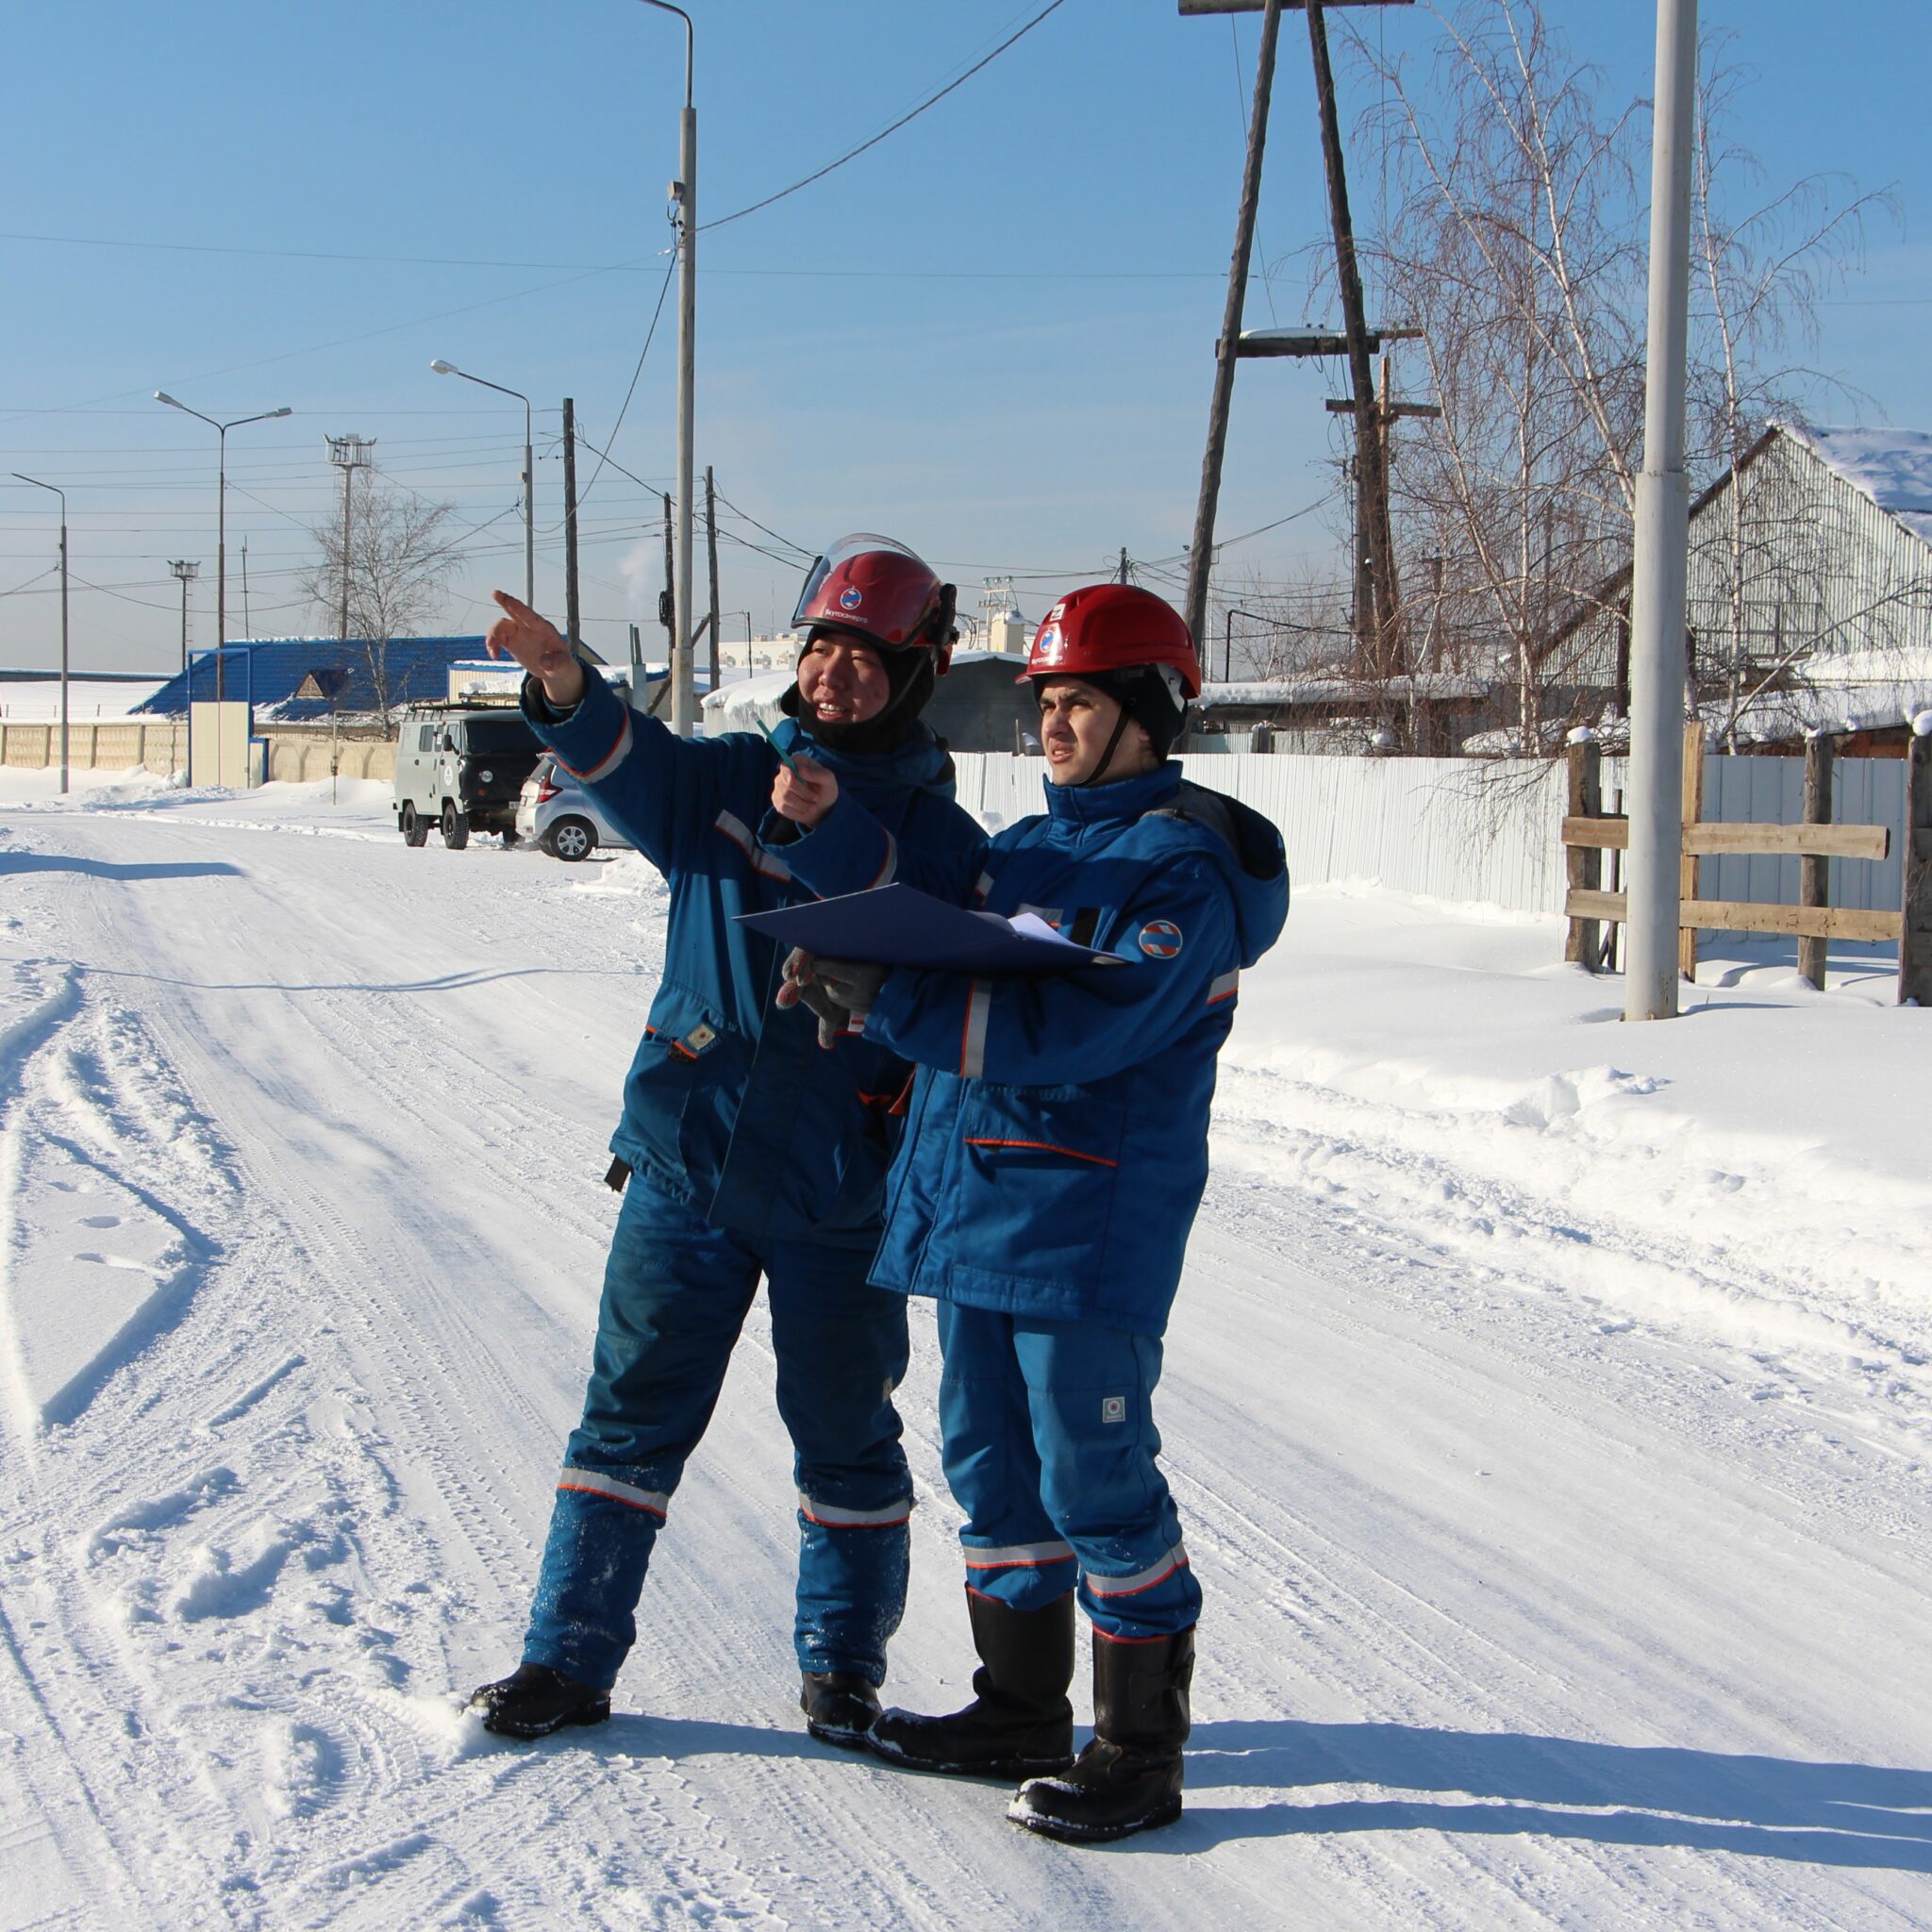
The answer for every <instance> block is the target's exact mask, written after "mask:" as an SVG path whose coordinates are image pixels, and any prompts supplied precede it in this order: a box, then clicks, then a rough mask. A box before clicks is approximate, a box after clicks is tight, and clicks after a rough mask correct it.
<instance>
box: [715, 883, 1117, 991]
mask: <svg viewBox="0 0 1932 1932" xmlns="http://www.w3.org/2000/svg"><path fill="white" fill-rule="evenodd" d="M737 923H738V924H741V925H748V926H750V927H751V928H752V930H753V931H754V932H762V933H769V934H770V935H771V937H772V938H773V939H774V940H777V941H781V942H782V943H783V944H785V945H788V946H803V947H804V948H805V949H806V951H807V952H808V953H823V954H824V956H825V958H828V959H870V960H872V961H873V962H874V963H875V964H877V965H880V966H915V967H921V968H925V969H929V970H933V971H937V972H941V973H1064V972H1066V971H1068V969H1069V968H1071V967H1074V966H1124V965H1126V964H1127V963H1128V961H1126V960H1124V959H1123V958H1121V957H1120V955H1119V954H1117V953H1102V952H1096V951H1095V950H1094V949H1093V948H1092V947H1091V946H1076V945H1073V944H1071V943H1070V942H1069V941H1065V940H1061V939H1046V938H1041V937H1036V936H1034V935H1032V934H1028V933H1024V932H1016V931H1014V929H1013V926H1012V924H1011V922H1010V921H1008V920H1006V919H1003V918H1001V917H1000V915H999V914H998V913H997V912H971V911H968V910H967V908H965V907H963V906H949V905H947V904H946V902H945V901H944V900H943V899H935V898H933V897H931V896H930V894H928V893H925V892H921V891H915V890H914V889H913V888H912V887H911V886H904V885H901V886H880V887H878V888H877V889H876V890H875V891H870V892H847V893H846V894H845V895H844V897H842V898H839V899H815V900H813V901H812V902H811V904H809V905H808V906H781V907H780V908H778V909H777V910H776V911H775V912H741V913H740V914H739V915H738V922H737Z"/></svg>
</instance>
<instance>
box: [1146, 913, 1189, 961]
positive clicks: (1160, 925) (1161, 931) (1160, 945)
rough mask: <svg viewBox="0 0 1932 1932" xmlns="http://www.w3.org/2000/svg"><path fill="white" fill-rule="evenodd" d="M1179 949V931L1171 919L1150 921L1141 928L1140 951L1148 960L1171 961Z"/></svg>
mask: <svg viewBox="0 0 1932 1932" xmlns="http://www.w3.org/2000/svg"><path fill="white" fill-rule="evenodd" d="M1180 949H1181V929H1180V927H1179V926H1177V925H1176V924H1174V921H1173V920H1171V919H1150V920H1149V921H1148V922H1147V924H1145V925H1143V926H1142V927H1141V951H1142V952H1143V953H1145V954H1146V955H1147V957H1148V958H1150V959H1172V958H1174V955H1175V954H1176V953H1178V952H1179V951H1180Z"/></svg>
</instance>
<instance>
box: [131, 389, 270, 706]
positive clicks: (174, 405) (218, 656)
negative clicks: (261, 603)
mask: <svg viewBox="0 0 1932 1932" xmlns="http://www.w3.org/2000/svg"><path fill="white" fill-rule="evenodd" d="M155 401H156V402H158V403H166V404H167V406H168V407H169V408H171V409H179V410H180V411H181V413H182V414H183V415H184V416H192V417H193V418H194V419H195V420H196V422H199V423H206V424H207V425H208V427H209V428H211V429H212V430H214V432H215V434H216V438H217V442H218V449H217V454H216V484H215V702H216V703H217V704H220V703H221V702H222V701H223V699H224V698H225V697H226V695H227V682H226V675H225V674H226V666H227V662H228V659H227V656H226V652H227V644H228V431H229V430H231V429H240V428H241V427H242V425H243V424H244V423H272V422H274V421H275V418H276V417H278V416H292V415H293V414H294V413H295V412H294V411H293V410H292V409H291V408H288V407H287V405H286V404H285V405H284V406H283V407H282V408H279V409H263V410H261V411H260V412H259V413H258V414H256V415H253V416H237V417H235V418H233V419H232V420H231V421H229V422H226V423H218V422H216V421H215V419H214V418H213V417H212V416H204V415H203V414H202V413H201V411H200V410H199V409H191V408H189V407H188V405H187V404H186V403H179V402H176V401H175V398H174V397H173V396H171V395H170V394H169V393H168V392H167V391H166V390H164V389H158V390H156V391H155Z"/></svg>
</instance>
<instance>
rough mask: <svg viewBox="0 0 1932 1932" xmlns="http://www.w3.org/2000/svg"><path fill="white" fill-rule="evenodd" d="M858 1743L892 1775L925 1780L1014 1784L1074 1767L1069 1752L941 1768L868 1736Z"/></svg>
mask: <svg viewBox="0 0 1932 1932" xmlns="http://www.w3.org/2000/svg"><path fill="white" fill-rule="evenodd" d="M858 1742H859V1744H860V1745H861V1747H862V1748H863V1749H865V1750H867V1751H870V1752H871V1753H872V1755H873V1756H874V1757H876V1758H877V1759H878V1760H879V1762H880V1763H881V1764H890V1765H891V1767H892V1769H893V1770H894V1771H913V1772H918V1773H920V1774H923V1775H924V1776H927V1777H971V1778H981V1779H984V1780H986V1781H987V1782H989V1783H992V1784H1015V1783H1017V1782H1018V1781H1019V1780H1021V1779H1022V1778H1029V1777H1051V1776H1053V1775H1054V1774H1055V1773H1057V1772H1062V1771H1071V1770H1072V1769H1073V1765H1074V1754H1073V1752H1071V1751H1069V1752H1068V1753H1067V1754H1066V1756H1065V1757H1001V1758H996V1759H994V1760H993V1761H992V1762H991V1763H988V1762H985V1761H984V1760H982V1761H980V1762H978V1763H975V1764H941V1763H937V1762H935V1761H934V1760H932V1759H931V1758H924V1757H908V1756H907V1755H906V1754H905V1753H904V1752H902V1751H899V1750H897V1749H896V1748H894V1747H893V1746H892V1745H891V1744H887V1743H883V1742H881V1741H880V1740H879V1739H877V1738H875V1737H874V1736H873V1735H872V1733H871V1732H867V1733H866V1734H865V1736H864V1737H862V1738H860V1739H859V1740H858Z"/></svg>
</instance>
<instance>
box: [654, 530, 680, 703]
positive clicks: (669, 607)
mask: <svg viewBox="0 0 1932 1932" xmlns="http://www.w3.org/2000/svg"><path fill="white" fill-rule="evenodd" d="M671 530H672V523H671V498H670V496H669V494H667V495H666V496H665V498H664V589H663V592H662V594H661V595H660V596H659V597H658V623H659V624H661V625H663V626H664V628H665V630H666V632H667V633H668V634H669V639H670V645H671V694H672V696H673V697H674V698H675V697H676V695H677V592H676V591H675V588H674V587H675V584H676V582H677V558H676V553H675V551H674V550H673V548H672V543H671Z"/></svg>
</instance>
